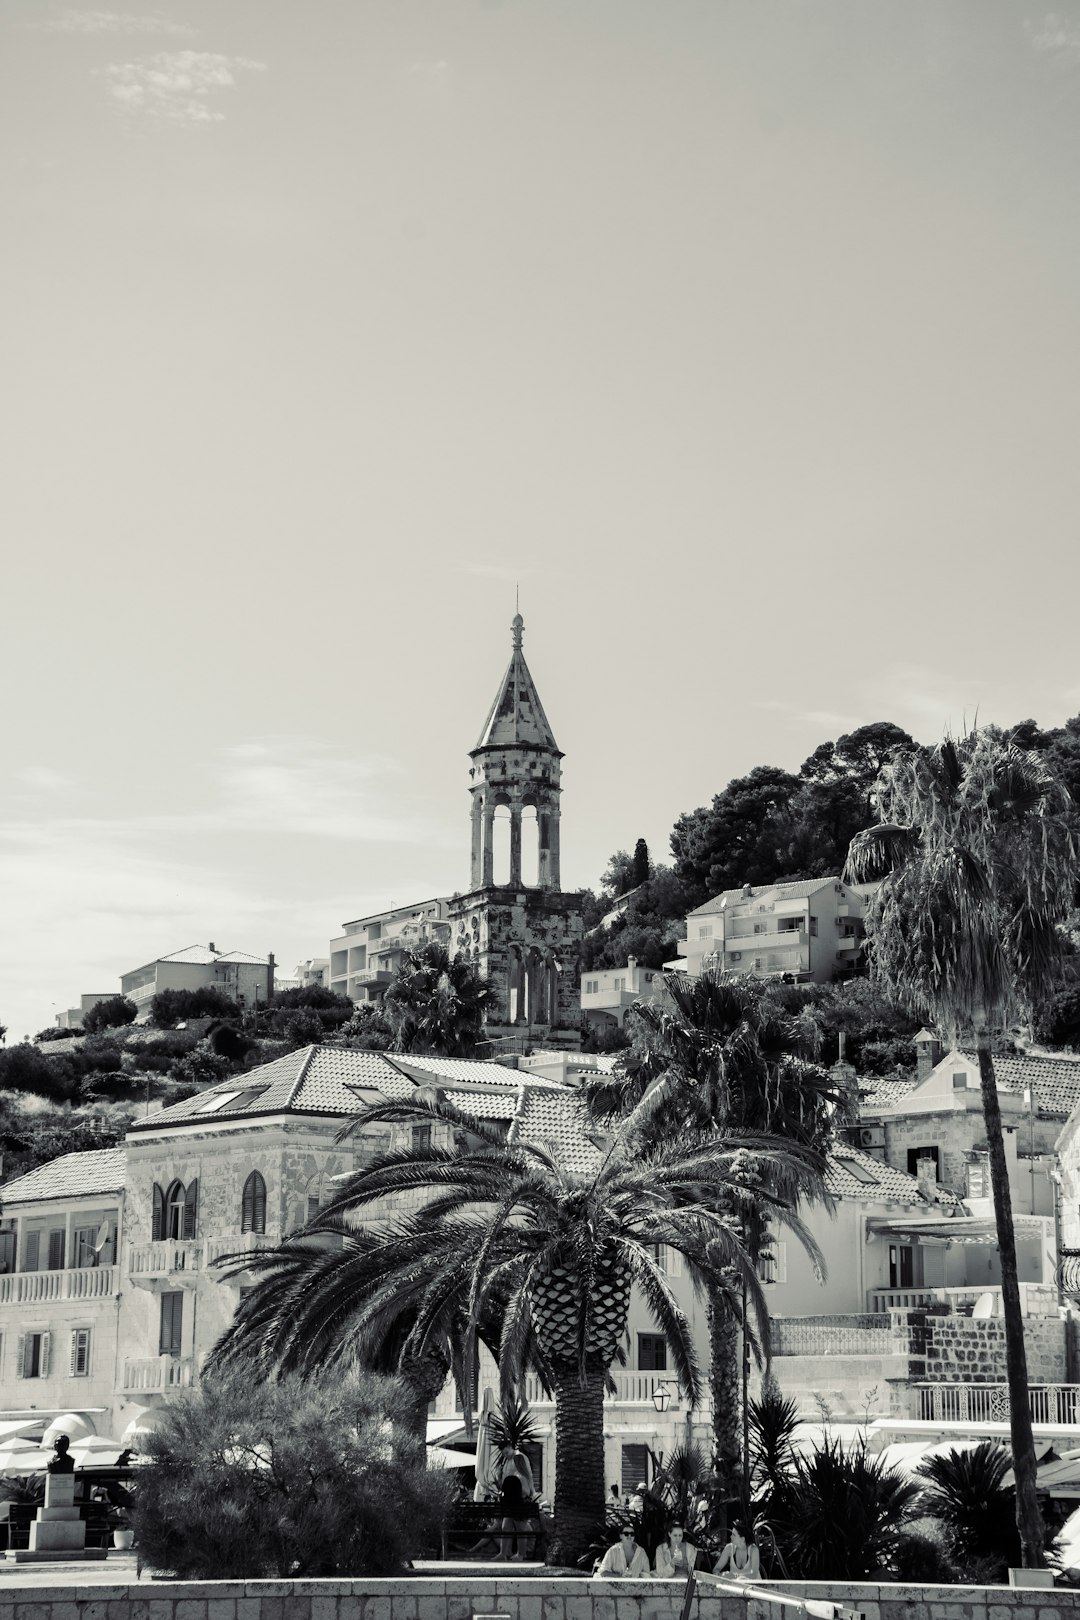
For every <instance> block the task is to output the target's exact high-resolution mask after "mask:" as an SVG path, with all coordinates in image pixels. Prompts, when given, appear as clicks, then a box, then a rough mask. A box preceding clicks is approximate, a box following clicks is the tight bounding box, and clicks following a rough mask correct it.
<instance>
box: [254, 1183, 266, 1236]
mask: <svg viewBox="0 0 1080 1620" xmlns="http://www.w3.org/2000/svg"><path fill="white" fill-rule="evenodd" d="M252 1231H253V1232H265V1231H266V1182H265V1181H264V1180H263V1178H262V1176H261V1175H260V1174H259V1172H258V1171H257V1170H256V1172H255V1224H254V1226H253V1227H252Z"/></svg>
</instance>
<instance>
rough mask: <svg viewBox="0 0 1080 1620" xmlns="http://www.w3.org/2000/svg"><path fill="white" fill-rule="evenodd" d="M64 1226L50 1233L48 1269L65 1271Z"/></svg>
mask: <svg viewBox="0 0 1080 1620" xmlns="http://www.w3.org/2000/svg"><path fill="white" fill-rule="evenodd" d="M65 1235H66V1234H65V1232H64V1229H63V1227H62V1226H61V1227H59V1228H58V1229H57V1230H56V1231H53V1232H50V1233H49V1264H48V1266H47V1267H46V1270H48V1271H63V1269H64V1238H65Z"/></svg>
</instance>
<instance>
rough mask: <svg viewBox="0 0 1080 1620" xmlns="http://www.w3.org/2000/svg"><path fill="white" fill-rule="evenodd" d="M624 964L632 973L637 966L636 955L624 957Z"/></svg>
mask: <svg viewBox="0 0 1080 1620" xmlns="http://www.w3.org/2000/svg"><path fill="white" fill-rule="evenodd" d="M626 965H627V967H628V968H629V969H630V972H631V973H633V971H634V969H635V968H636V967H637V957H636V956H628V957H627V958H626Z"/></svg>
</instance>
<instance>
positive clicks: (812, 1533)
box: [768, 1436, 920, 1581]
mask: <svg viewBox="0 0 1080 1620" xmlns="http://www.w3.org/2000/svg"><path fill="white" fill-rule="evenodd" d="M919 1494H920V1493H919V1487H918V1486H917V1485H916V1484H914V1483H913V1482H912V1481H910V1480H907V1479H905V1478H904V1476H903V1474H901V1473H900V1471H899V1469H897V1468H892V1467H890V1466H889V1464H888V1463H886V1462H885V1461H884V1460H883V1459H882V1458H881V1457H874V1456H871V1455H870V1454H869V1453H868V1452H867V1450H866V1446H865V1444H862V1443H856V1444H855V1445H854V1446H852V1447H851V1448H850V1450H845V1448H844V1446H843V1445H842V1444H841V1442H840V1441H839V1440H837V1439H834V1438H832V1437H831V1436H826V1439H825V1440H824V1442H823V1443H822V1444H821V1445H820V1446H818V1448H817V1449H816V1450H815V1451H813V1452H811V1453H810V1455H809V1456H806V1457H795V1458H794V1459H793V1463H792V1469H791V1472H790V1474H789V1475H788V1476H786V1477H785V1478H782V1479H781V1480H780V1481H779V1483H778V1486H777V1489H776V1490H775V1491H774V1493H773V1495H772V1498H771V1500H770V1503H769V1513H768V1517H769V1520H770V1523H771V1524H772V1527H773V1530H774V1531H775V1534H776V1540H777V1543H778V1546H779V1548H780V1551H781V1554H782V1556H783V1559H784V1563H785V1565H786V1566H787V1568H788V1570H789V1571H790V1573H791V1575H792V1576H793V1577H795V1578H800V1579H803V1580H821V1581H828V1580H847V1581H852V1580H865V1579H866V1578H867V1577H868V1576H870V1575H874V1574H876V1573H878V1572H879V1571H881V1570H883V1569H888V1568H889V1567H890V1565H891V1562H892V1559H893V1557H894V1556H895V1554H896V1548H897V1544H898V1541H899V1537H900V1535H901V1533H902V1532H903V1531H905V1530H906V1529H907V1527H908V1523H909V1521H910V1520H911V1519H912V1518H913V1516H914V1514H915V1512H916V1503H917V1502H918V1499H919Z"/></svg>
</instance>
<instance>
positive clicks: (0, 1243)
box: [0, 1232, 15, 1273]
mask: <svg viewBox="0 0 1080 1620" xmlns="http://www.w3.org/2000/svg"><path fill="white" fill-rule="evenodd" d="M14 1270H15V1233H14V1232H0V1273H3V1272H6V1271H14Z"/></svg>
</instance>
